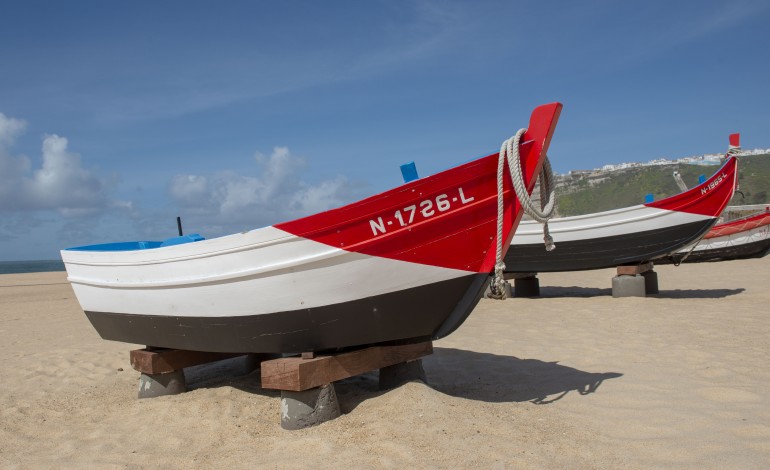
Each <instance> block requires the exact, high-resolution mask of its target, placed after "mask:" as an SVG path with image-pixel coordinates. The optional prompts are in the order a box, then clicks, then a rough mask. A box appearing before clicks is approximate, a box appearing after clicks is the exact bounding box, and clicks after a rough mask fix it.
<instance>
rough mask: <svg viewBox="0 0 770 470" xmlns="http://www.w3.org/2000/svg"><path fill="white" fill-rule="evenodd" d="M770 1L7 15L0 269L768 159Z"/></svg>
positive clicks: (2, 32) (119, 7)
mask: <svg viewBox="0 0 770 470" xmlns="http://www.w3.org/2000/svg"><path fill="white" fill-rule="evenodd" d="M768 25H770V3H768V2H766V1H741V0H730V1H724V2H722V1H719V2H717V1H697V2H696V1H692V2H677V1H666V2H658V1H645V2H622V1H584V2H573V1H554V2H549V1H543V0H534V1H501V2H495V1H479V2H453V1H441V2H438V1H436V2H433V1H398V0H393V1H375V0H360V1H328V2H315V1H306V2H304V1H286V2H266V1H265V2H259V1H252V2H235V1H232V2H196V1H186V2H172V1H169V2H143V1H136V2H105V1H92V2H88V1H79V2H57V1H49V2H41V1H29V0H25V1H6V0H0V260H19V259H54V258H57V257H58V250H59V249H61V248H64V247H68V246H75V245H83V244H90V243H100V242H108V241H120V240H137V239H163V238H166V237H169V236H174V235H175V234H176V222H175V218H176V216H181V217H182V219H183V222H184V225H185V231H186V232H188V233H194V232H197V233H200V234H202V235H204V236H206V237H214V236H220V235H224V234H227V233H233V232H237V231H241V230H246V229H250V228H256V227H260V226H264V225H270V224H273V223H277V222H280V221H284V220H289V219H292V218H296V217H299V216H302V215H306V214H310V213H314V212H317V211H319V210H324V209H328V208H331V207H335V206H338V205H341V204H344V203H347V202H351V201H354V200H356V199H359V198H361V197H364V196H368V195H371V194H374V193H377V192H380V191H383V190H386V189H388V188H391V187H394V186H396V185H398V184H400V183H401V175H400V172H399V165H400V164H402V163H405V162H408V161H412V160H413V161H415V162H416V164H417V168H418V170H419V172H420V174H421V175H427V174H431V173H434V172H436V171H439V170H442V169H445V168H448V167H450V166H453V165H455V164H457V163H461V162H464V161H467V160H469V159H472V158H475V157H478V156H481V155H486V154H489V153H493V152H495V151H497V149H499V145H500V142H502V141H503V140H504V139H506V138H508V137H509V136H511V135H513V134H514V133H515V132H516V130H518V129H519V128H520V127H524V126H526V124H527V120H528V118H529V113H530V111H531V109H532V108H533V107H534V106H536V105H538V104H542V103H547V102H552V101H561V102H562V103H564V111H563V113H562V118H561V120H560V122H559V126H558V128H557V131H556V134H555V136H554V140H553V143H552V147H551V151H550V152H549V153H550V157H551V161H552V163H553V165H554V168H555V169H556V171H558V172H566V171H568V170H572V169H587V168H595V167H598V166H601V165H604V164H607V163H618V162H626V161H647V160H650V159H653V158H660V157H681V156H689V155H697V154H703V153H716V152H722V151H724V150H725V149H726V146H727V136H728V134H729V133H732V132H741V134H742V144H743V147H744V148H755V147H762V148H766V147H770V119H769V118H770V86H768V83H770V60H768V59H769V58H770V57H769V55H768V54H770V53H769V52H768V51H769V50H770V35H768V32H767V28H768Z"/></svg>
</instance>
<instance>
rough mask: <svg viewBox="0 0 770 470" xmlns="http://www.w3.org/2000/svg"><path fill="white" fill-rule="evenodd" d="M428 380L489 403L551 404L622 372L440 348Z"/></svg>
mask: <svg viewBox="0 0 770 470" xmlns="http://www.w3.org/2000/svg"><path fill="white" fill-rule="evenodd" d="M423 365H424V367H425V372H426V374H427V376H428V382H429V384H430V386H431V387H432V388H434V389H435V390H437V391H439V392H442V393H445V394H447V395H451V396H455V397H460V398H467V399H470V400H478V401H486V402H495V403H499V402H530V403H534V404H537V405H546V404H549V403H553V402H555V401H558V400H561V399H562V398H564V397H565V396H566V395H567V394H568V393H570V392H575V393H578V394H580V395H588V394H591V393H596V392H597V390H598V389H599V386H600V385H602V383H604V381H605V380H607V379H615V378H618V377H622V376H623V374H620V373H617V372H599V373H597V372H586V371H582V370H578V369H574V368H572V367H567V366H563V365H560V364H559V363H558V362H545V361H540V360H538V359H519V358H518V357H514V356H502V355H497V354H490V353H481V352H476V351H466V350H462V349H452V348H435V349H434V351H433V355H432V356H428V357H426V358H425V359H424V360H423Z"/></svg>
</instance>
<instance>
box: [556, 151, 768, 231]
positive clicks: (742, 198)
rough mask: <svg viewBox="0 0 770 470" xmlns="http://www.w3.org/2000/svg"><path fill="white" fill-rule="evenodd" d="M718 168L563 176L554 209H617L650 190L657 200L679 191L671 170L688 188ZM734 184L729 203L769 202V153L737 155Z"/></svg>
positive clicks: (669, 167)
mask: <svg viewBox="0 0 770 470" xmlns="http://www.w3.org/2000/svg"><path fill="white" fill-rule="evenodd" d="M718 168H719V167H718V166H701V165H684V164H673V165H665V166H646V167H638V168H630V169H627V170H616V171H612V172H606V173H604V174H603V175H602V176H601V177H599V178H597V177H596V176H592V177H577V178H572V179H567V180H566V181H565V183H566V187H564V188H560V189H559V191H558V192H557V197H556V201H557V210H558V213H559V216H560V217H566V216H570V215H581V214H590V213H593V212H602V211H607V210H611V209H619V208H621V207H629V206H634V205H637V204H642V203H643V202H644V200H645V196H646V195H647V194H653V196H654V197H655V200H656V201H657V200H659V199H663V198H666V197H669V196H673V195H674V194H677V193H679V192H680V190H679V187H678V186H677V185H676V182H675V181H674V177H673V172H674V171H678V172H679V173H680V175H681V177H682V179H683V180H684V182H685V184H686V185H687V186H688V187H690V188H692V187H694V186H696V185H697V184H698V176H699V175H704V176H705V177H706V178H709V177H711V175H712V174H713V173H714V172H716V170H717V169H718ZM590 179H593V180H594V182H593V184H592V183H591V182H589V181H590ZM738 188H739V190H740V192H736V194H735V196H734V197H733V200H732V201H731V202H730V205H745V204H765V203H767V202H770V196H769V195H770V155H751V156H748V157H739V161H738Z"/></svg>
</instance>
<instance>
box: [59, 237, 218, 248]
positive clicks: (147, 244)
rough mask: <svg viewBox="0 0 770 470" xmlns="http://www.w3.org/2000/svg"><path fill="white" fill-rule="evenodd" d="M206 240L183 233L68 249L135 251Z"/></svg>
mask: <svg viewBox="0 0 770 470" xmlns="http://www.w3.org/2000/svg"><path fill="white" fill-rule="evenodd" d="M201 240H205V238H203V237H202V236H200V235H198V234H197V233H193V234H190V235H183V236H181V237H172V238H167V239H166V240H163V241H162V242H158V241H138V242H116V243H101V244H98V245H86V246H76V247H74V248H67V250H68V251H133V250H149V249H152V248H160V247H164V246H173V245H182V244H184V243H192V242H197V241H201Z"/></svg>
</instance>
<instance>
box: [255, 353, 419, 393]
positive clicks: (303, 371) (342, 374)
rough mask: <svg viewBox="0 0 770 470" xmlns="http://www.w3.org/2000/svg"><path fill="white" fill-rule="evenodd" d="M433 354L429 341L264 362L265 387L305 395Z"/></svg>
mask: <svg viewBox="0 0 770 470" xmlns="http://www.w3.org/2000/svg"><path fill="white" fill-rule="evenodd" d="M432 353H433V343H432V342H430V341H426V342H423V343H415V344H402V345H394V346H372V347H369V348H365V349H359V350H357V351H350V352H346V353H341V354H337V355H333V356H316V357H314V358H312V359H303V358H302V357H285V358H281V359H273V360H271V361H265V362H263V363H262V388H271V389H277V390H289V391H294V392H301V391H303V390H309V389H311V388H315V387H320V386H322V385H326V384H329V383H332V382H335V381H337V380H342V379H346V378H348V377H353V376H356V375H359V374H363V373H365V372H369V371H370V370H374V369H381V368H383V367H388V366H392V365H395V364H399V363H402V362H407V361H414V360H417V359H419V358H421V357H423V356H427V355H428V354H432Z"/></svg>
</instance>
